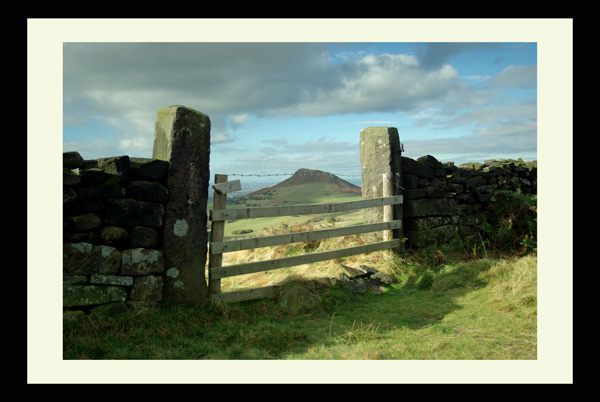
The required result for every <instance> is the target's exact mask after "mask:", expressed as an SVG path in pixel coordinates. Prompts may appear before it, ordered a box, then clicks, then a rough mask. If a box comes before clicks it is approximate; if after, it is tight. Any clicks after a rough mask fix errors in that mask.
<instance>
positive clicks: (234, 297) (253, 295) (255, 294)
mask: <svg viewBox="0 0 600 402" xmlns="http://www.w3.org/2000/svg"><path fill="white" fill-rule="evenodd" d="M280 288H281V286H279V285H275V286H264V287H262V288H254V289H247V290H238V291H235V292H225V293H219V294H214V295H212V298H213V300H220V301H223V302H225V303H238V302H242V301H248V300H256V299H264V298H270V297H274V296H276V295H277V293H278V291H279V289H280Z"/></svg>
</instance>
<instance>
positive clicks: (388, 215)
mask: <svg viewBox="0 0 600 402" xmlns="http://www.w3.org/2000/svg"><path fill="white" fill-rule="evenodd" d="M391 196H392V174H391V173H384V174H383V194H382V197H391ZM393 220H394V206H393V205H385V206H384V207H383V222H391V221H393ZM392 238H393V234H392V231H391V230H384V231H383V240H385V241H387V240H392Z"/></svg>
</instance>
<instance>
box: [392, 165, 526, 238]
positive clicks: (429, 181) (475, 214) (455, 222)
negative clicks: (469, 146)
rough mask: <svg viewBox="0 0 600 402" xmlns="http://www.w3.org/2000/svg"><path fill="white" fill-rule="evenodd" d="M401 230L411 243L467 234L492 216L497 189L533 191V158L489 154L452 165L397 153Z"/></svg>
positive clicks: (490, 219)
mask: <svg viewBox="0 0 600 402" xmlns="http://www.w3.org/2000/svg"><path fill="white" fill-rule="evenodd" d="M402 169H403V175H402V179H403V187H404V207H403V216H404V234H405V236H406V238H407V242H408V244H409V245H411V246H415V247H431V246H434V247H435V246H437V245H439V244H440V243H445V242H448V241H449V240H450V239H451V238H452V236H455V235H457V234H458V235H460V236H469V235H471V234H475V233H476V231H477V230H479V229H480V228H481V224H482V223H483V222H484V221H486V220H487V221H493V219H494V205H495V201H496V200H495V198H494V196H493V193H494V192H495V191H497V190H510V191H517V190H520V191H522V192H523V193H525V194H536V193H537V163H536V162H535V161H534V162H525V161H523V160H521V159H519V160H513V159H507V160H489V161H486V162H485V163H467V164H462V165H459V166H454V164H453V163H451V162H450V163H440V162H439V161H438V160H437V159H435V158H434V157H433V156H430V155H427V156H423V157H420V158H417V159H416V160H414V159H410V158H406V157H402Z"/></svg>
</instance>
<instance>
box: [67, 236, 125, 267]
mask: <svg viewBox="0 0 600 402" xmlns="http://www.w3.org/2000/svg"><path fill="white" fill-rule="evenodd" d="M120 266H121V252H120V251H119V250H117V249H116V248H114V247H110V246H99V245H92V244H90V243H64V244H63V274H65V275H87V274H117V273H118V272H119V268H120Z"/></svg>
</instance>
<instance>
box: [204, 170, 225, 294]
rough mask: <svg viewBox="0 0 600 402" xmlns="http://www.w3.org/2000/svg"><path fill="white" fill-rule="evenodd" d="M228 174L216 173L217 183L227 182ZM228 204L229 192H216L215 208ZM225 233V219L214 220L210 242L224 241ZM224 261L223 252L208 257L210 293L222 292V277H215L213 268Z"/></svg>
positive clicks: (223, 207)
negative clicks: (213, 276) (212, 273)
mask: <svg viewBox="0 0 600 402" xmlns="http://www.w3.org/2000/svg"><path fill="white" fill-rule="evenodd" d="M226 181H227V175H226V174H216V175H215V184H219V183H225V182H226ZM226 206H227V193H225V194H221V193H219V192H218V191H215V192H214V199H213V209H225V207H226ZM224 235H225V221H213V222H212V224H211V229H210V242H211V243H212V242H219V241H223V236H224ZM222 263H223V254H210V255H209V257H208V291H209V293H210V294H218V293H221V279H213V278H212V275H211V270H210V269H211V268H215V267H220V266H221V265H222Z"/></svg>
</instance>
